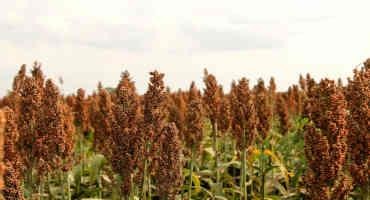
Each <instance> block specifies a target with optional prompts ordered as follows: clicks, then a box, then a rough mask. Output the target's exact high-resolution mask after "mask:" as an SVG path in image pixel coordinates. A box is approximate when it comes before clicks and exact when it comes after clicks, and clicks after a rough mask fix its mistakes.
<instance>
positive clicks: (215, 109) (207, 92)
mask: <svg viewBox="0 0 370 200" xmlns="http://www.w3.org/2000/svg"><path fill="white" fill-rule="evenodd" d="M203 81H204V84H205V89H204V94H203V102H204V107H205V111H206V115H207V117H208V119H209V120H210V121H211V125H212V145H213V151H214V153H215V166H214V167H215V171H216V184H217V187H222V186H221V185H220V170H219V163H220V160H219V159H220V155H219V151H218V141H217V138H218V124H219V123H218V120H217V119H219V118H220V117H219V115H220V114H221V113H220V108H221V96H222V94H221V92H222V90H221V89H220V87H219V85H218V83H217V80H216V77H215V76H214V75H212V74H209V73H208V71H207V70H206V69H205V70H204V78H203Z"/></svg>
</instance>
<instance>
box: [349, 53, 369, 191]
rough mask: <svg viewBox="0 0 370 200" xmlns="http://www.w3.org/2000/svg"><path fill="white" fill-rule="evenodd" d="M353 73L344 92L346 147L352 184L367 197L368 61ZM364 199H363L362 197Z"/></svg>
mask: <svg viewBox="0 0 370 200" xmlns="http://www.w3.org/2000/svg"><path fill="white" fill-rule="evenodd" d="M364 65H365V66H364V67H363V68H362V69H361V70H355V71H354V77H353V80H349V81H348V82H349V83H348V87H347V91H346V96H347V101H348V109H349V111H350V115H349V118H348V119H349V134H348V147H349V158H350V160H351V164H350V172H351V175H352V177H353V181H354V184H355V185H356V186H359V187H360V188H362V193H363V196H366V195H369V184H370V180H369V179H370V171H369V168H370V165H369V164H370V158H369V155H370V134H369V133H370V112H369V110H370V59H369V60H367V62H365V64H364ZM364 198H365V197H364Z"/></svg>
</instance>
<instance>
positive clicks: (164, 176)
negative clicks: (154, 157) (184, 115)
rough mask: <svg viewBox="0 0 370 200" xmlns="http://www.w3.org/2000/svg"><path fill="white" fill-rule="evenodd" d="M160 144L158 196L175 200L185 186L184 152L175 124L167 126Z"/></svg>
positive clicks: (157, 170)
mask: <svg viewBox="0 0 370 200" xmlns="http://www.w3.org/2000/svg"><path fill="white" fill-rule="evenodd" d="M158 142H159V144H160V145H159V152H160V157H159V158H158V161H157V162H158V168H157V169H156V172H155V180H156V184H157V188H158V194H159V196H160V197H162V198H163V199H168V200H175V199H176V195H177V194H178V192H179V191H180V189H181V186H182V184H183V176H182V168H183V162H182V160H183V159H182V157H183V155H182V152H183V150H182V144H181V141H180V138H179V132H178V130H177V128H176V125H175V124H174V123H168V124H166V125H165V127H164V128H163V129H162V132H161V136H160V138H159V141H158Z"/></svg>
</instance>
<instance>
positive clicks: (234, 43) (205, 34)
mask: <svg viewBox="0 0 370 200" xmlns="http://www.w3.org/2000/svg"><path fill="white" fill-rule="evenodd" d="M182 30H183V31H184V34H185V35H186V36H188V37H190V38H191V39H192V40H193V41H194V42H195V43H196V44H197V45H198V48H199V49H200V50H211V51H212V50H213V51H238V50H252V49H271V48H279V47H281V46H282V45H283V43H284V42H283V39H279V38H276V37H275V38H274V37H270V36H269V35H268V34H265V33H261V32H259V31H256V30H253V29H248V27H237V28H223V27H205V26H184V27H183V29H182Z"/></svg>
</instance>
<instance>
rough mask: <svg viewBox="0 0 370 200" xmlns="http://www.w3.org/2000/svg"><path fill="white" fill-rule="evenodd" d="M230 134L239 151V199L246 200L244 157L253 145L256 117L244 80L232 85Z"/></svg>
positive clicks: (251, 98)
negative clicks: (240, 164)
mask: <svg viewBox="0 0 370 200" xmlns="http://www.w3.org/2000/svg"><path fill="white" fill-rule="evenodd" d="M230 102H231V113H232V133H233V135H234V137H235V139H236V141H237V147H238V149H239V150H240V151H241V154H242V155H241V161H242V166H241V169H242V174H241V180H240V183H241V185H240V187H241V190H242V195H241V199H245V200H246V199H248V194H247V188H246V182H247V180H246V176H247V169H246V156H247V149H248V147H249V146H251V145H252V144H253V143H254V139H255V136H256V124H257V123H256V122H257V116H256V112H255V106H254V101H253V94H252V92H251V91H250V89H249V83H248V80H247V79H246V78H242V79H241V80H239V82H238V84H236V83H235V82H233V83H232V86H231V92H230Z"/></svg>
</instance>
